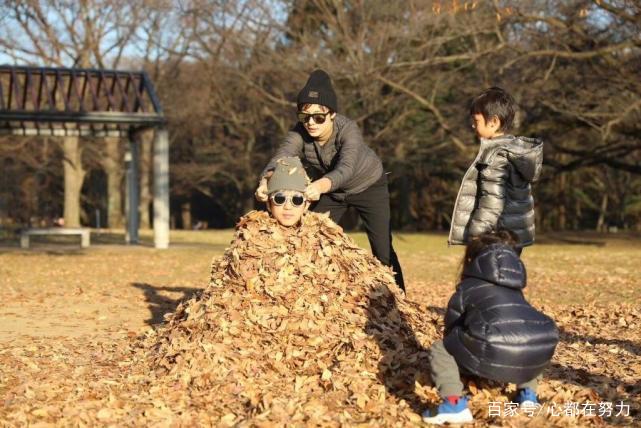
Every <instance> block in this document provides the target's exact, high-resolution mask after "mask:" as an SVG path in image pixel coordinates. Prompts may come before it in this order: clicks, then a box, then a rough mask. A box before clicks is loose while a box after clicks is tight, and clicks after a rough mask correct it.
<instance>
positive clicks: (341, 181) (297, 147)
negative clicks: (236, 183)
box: [261, 114, 383, 199]
mask: <svg viewBox="0 0 641 428" xmlns="http://www.w3.org/2000/svg"><path fill="white" fill-rule="evenodd" d="M290 156H297V157H300V158H301V160H302V161H303V165H304V166H305V169H306V171H307V174H309V176H310V178H311V179H312V180H317V179H319V178H321V177H327V178H329V179H330V180H331V182H332V187H331V189H330V193H332V194H333V195H334V196H335V197H337V198H339V199H340V198H341V197H344V195H345V194H355V193H360V192H362V191H363V190H366V189H367V188H368V187H370V186H371V185H372V184H374V183H376V182H377V181H378V180H379V179H380V178H381V176H382V175H383V164H382V163H381V160H380V159H379V157H378V156H377V155H376V153H375V152H374V150H372V149H371V148H370V147H369V146H368V145H367V144H365V142H364V141H363V136H362V134H361V131H360V129H359V128H358V125H357V124H356V122H354V121H353V120H351V119H349V118H347V117H345V116H343V115H341V114H336V117H335V119H334V130H333V132H332V135H331V137H330V139H329V141H328V142H327V143H325V144H324V145H322V146H321V145H320V144H318V143H317V142H316V141H315V140H314V139H313V138H312V137H311V136H310V135H309V134H308V133H307V131H306V130H305V127H303V125H302V124H301V123H300V122H298V123H296V125H294V127H293V128H292V129H291V131H289V133H288V134H287V137H285V141H283V143H282V144H281V145H280V146H279V147H278V149H277V150H276V154H275V155H274V156H273V157H272V158H271V160H270V161H269V163H268V164H267V166H266V167H265V169H264V170H263V173H262V174H261V176H264V175H265V174H266V173H267V172H268V171H270V170H272V169H274V166H275V165H276V161H277V160H278V159H280V158H284V157H290Z"/></svg>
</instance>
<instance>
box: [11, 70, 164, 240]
mask: <svg viewBox="0 0 641 428" xmlns="http://www.w3.org/2000/svg"><path fill="white" fill-rule="evenodd" d="M150 128H151V129H154V130H155V137H154V143H153V228H154V245H155V246H156V248H167V247H168V246H169V138H168V134H167V129H166V120H165V117H164V115H163V111H162V108H161V106H160V102H159V101H158V98H157V96H156V93H155V91H154V87H153V85H152V83H151V81H150V80H149V77H148V76H147V74H146V73H145V72H141V71H120V70H96V69H76V68H38V67H21V66H4V65H3V66H0V132H1V133H4V134H10V135H21V136H60V137H71V136H77V137H120V138H123V139H127V140H128V141H129V148H128V152H127V155H126V157H125V161H126V165H127V204H126V206H127V209H126V211H127V212H126V217H127V242H130V243H137V242H138V229H139V214H138V200H139V189H138V187H139V185H138V183H139V181H138V179H139V177H138V175H139V173H138V163H139V148H138V143H137V141H138V139H137V138H136V137H135V135H136V133H138V132H141V131H144V130H146V129H150Z"/></svg>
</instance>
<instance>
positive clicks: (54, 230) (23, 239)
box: [20, 227, 89, 248]
mask: <svg viewBox="0 0 641 428" xmlns="http://www.w3.org/2000/svg"><path fill="white" fill-rule="evenodd" d="M34 235H80V247H81V248H87V247H88V246H89V229H86V228H82V227H77V228H71V227H48V228H44V229H25V230H23V231H22V232H21V233H20V247H21V248H29V238H30V237H31V236H34Z"/></svg>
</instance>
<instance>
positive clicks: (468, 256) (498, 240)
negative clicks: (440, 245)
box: [459, 229, 519, 280]
mask: <svg viewBox="0 0 641 428" xmlns="http://www.w3.org/2000/svg"><path fill="white" fill-rule="evenodd" d="M518 242H519V238H518V236H516V233H514V232H512V231H511V230H507V229H501V230H498V231H496V232H485V233H483V234H481V235H479V236H475V237H474V238H472V239H471V240H470V242H468V244H467V246H466V247H465V255H464V256H463V260H462V261H461V274H460V275H459V276H460V280H463V272H464V271H465V268H466V267H467V266H468V265H469V264H470V263H472V262H473V261H474V259H475V258H476V257H477V256H478V255H479V253H480V252H481V251H483V250H484V249H485V248H487V247H489V246H490V245H492V244H504V245H507V246H510V247H512V249H514V250H515V251H516V244H517V243H518Z"/></svg>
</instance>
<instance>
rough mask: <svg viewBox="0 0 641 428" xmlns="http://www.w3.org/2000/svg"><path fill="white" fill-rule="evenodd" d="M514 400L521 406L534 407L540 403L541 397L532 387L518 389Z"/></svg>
mask: <svg viewBox="0 0 641 428" xmlns="http://www.w3.org/2000/svg"><path fill="white" fill-rule="evenodd" d="M514 402H515V403H517V404H518V405H519V406H521V407H528V406H529V407H533V406H536V405H538V404H539V399H538V398H537V397H536V392H534V390H533V389H532V388H523V389H519V390H518V391H517V393H516V397H515V398H514Z"/></svg>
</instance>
